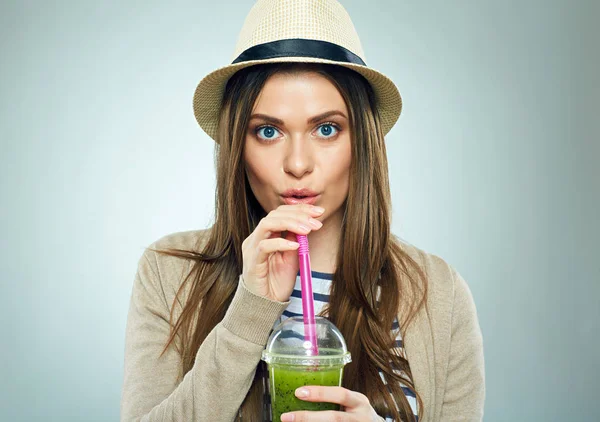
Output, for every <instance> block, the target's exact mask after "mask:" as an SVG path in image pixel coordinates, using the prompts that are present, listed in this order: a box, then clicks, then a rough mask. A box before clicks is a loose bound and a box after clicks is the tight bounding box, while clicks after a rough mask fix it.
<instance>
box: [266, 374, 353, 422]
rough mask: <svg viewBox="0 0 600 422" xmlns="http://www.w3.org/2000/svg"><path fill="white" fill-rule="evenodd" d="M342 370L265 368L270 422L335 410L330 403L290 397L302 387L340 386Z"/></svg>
mask: <svg viewBox="0 0 600 422" xmlns="http://www.w3.org/2000/svg"><path fill="white" fill-rule="evenodd" d="M343 369H344V367H343V366H333V367H332V366H326V367H321V368H319V367H306V366H295V365H281V364H274V365H269V389H270V394H271V408H272V411H273V421H278V422H279V421H281V415H282V414H283V413H286V412H292V411H295V410H339V408H340V406H339V405H338V404H333V403H313V402H309V401H304V400H300V399H298V398H297V397H296V395H295V394H294V393H295V391H296V389H297V388H298V387H302V386H305V385H326V386H340V385H341V384H342V371H343Z"/></svg>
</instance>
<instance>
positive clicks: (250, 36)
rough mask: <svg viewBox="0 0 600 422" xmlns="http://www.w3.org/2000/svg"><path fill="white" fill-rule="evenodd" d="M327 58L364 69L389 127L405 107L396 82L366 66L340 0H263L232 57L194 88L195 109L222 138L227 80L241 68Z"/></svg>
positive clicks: (385, 126) (386, 129)
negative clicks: (221, 113) (221, 112)
mask: <svg viewBox="0 0 600 422" xmlns="http://www.w3.org/2000/svg"><path fill="white" fill-rule="evenodd" d="M281 62H288V63H289V62H300V63H328V64H336V65H339V66H344V67H347V68H349V69H352V70H354V71H356V72H358V73H360V74H361V75H363V76H364V77H365V78H366V79H367V81H369V83H370V84H371V86H372V87H373V89H374V91H375V94H376V97H377V104H378V109H379V114H380V117H381V124H382V128H383V132H384V133H386V134H387V133H388V132H389V130H390V129H391V128H392V126H394V124H395V123H396V121H397V120H398V117H399V116H400V112H401V110H402V98H401V96H400V93H399V92H398V89H397V88H396V85H395V84H394V83H393V82H392V81H391V80H390V79H389V78H388V77H387V76H385V75H384V74H382V73H381V72H378V71H376V70H375V69H372V68H369V67H367V65H366V64H365V55H364V53H363V49H362V46H361V43H360V40H359V38H358V34H357V33H356V29H355V28H354V24H353V23H352V20H351V19H350V16H349V15H348V13H347V12H346V10H345V9H344V7H343V6H342V5H341V4H340V3H339V2H338V1H336V0H258V1H257V2H256V4H255V5H254V6H253V7H252V9H251V10H250V13H249V14H248V16H247V17H246V20H245V22H244V25H243V27H242V30H241V32H240V34H239V37H238V41H237V44H236V46H235V51H234V53H233V56H232V60H231V63H230V64H228V65H227V66H224V67H222V68H220V69H217V70H215V71H214V72H211V73H210V74H208V75H207V76H205V77H204V78H203V79H202V80H201V81H200V83H199V84H198V86H197V87H196V91H195V93H194V115H195V116H196V120H197V121H198V124H199V125H200V127H201V128H202V129H203V130H204V131H205V132H206V133H207V134H208V135H209V136H210V137H211V138H213V139H214V140H215V141H217V122H218V115H219V110H220V107H221V101H222V98H223V92H224V90H225V85H226V84H227V81H228V80H229V78H230V77H231V76H232V75H233V74H234V73H235V72H237V71H238V70H241V69H243V68H246V67H249V66H253V65H257V64H262V63H281Z"/></svg>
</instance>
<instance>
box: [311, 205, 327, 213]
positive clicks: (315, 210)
mask: <svg viewBox="0 0 600 422" xmlns="http://www.w3.org/2000/svg"><path fill="white" fill-rule="evenodd" d="M313 211H314V212H318V213H319V214H323V213H324V212H325V208H321V207H313Z"/></svg>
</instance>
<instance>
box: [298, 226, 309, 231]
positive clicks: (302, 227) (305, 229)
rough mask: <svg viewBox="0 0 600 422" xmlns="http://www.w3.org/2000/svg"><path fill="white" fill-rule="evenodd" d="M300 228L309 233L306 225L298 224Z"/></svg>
mask: <svg viewBox="0 0 600 422" xmlns="http://www.w3.org/2000/svg"><path fill="white" fill-rule="evenodd" d="M298 228H299V229H300V230H302V231H305V232H309V231H310V229H309V228H308V227H306V226H305V225H304V224H298Z"/></svg>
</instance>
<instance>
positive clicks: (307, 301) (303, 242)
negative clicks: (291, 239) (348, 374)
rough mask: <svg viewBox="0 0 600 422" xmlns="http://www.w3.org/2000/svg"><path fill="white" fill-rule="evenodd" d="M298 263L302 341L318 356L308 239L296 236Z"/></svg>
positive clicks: (300, 235) (303, 236) (313, 354)
mask: <svg viewBox="0 0 600 422" xmlns="http://www.w3.org/2000/svg"><path fill="white" fill-rule="evenodd" d="M296 239H297V240H298V243H299V244H300V247H299V248H298V263H299V264H300V287H301V289H302V315H303V316H304V341H308V342H310V348H309V352H310V354H311V355H312V356H316V355H318V354H319V348H318V347H317V329H316V325H315V324H316V323H315V303H314V297H313V291H312V274H311V272H310V271H311V270H310V255H309V253H308V239H307V238H306V236H305V235H302V234H298V235H296Z"/></svg>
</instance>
